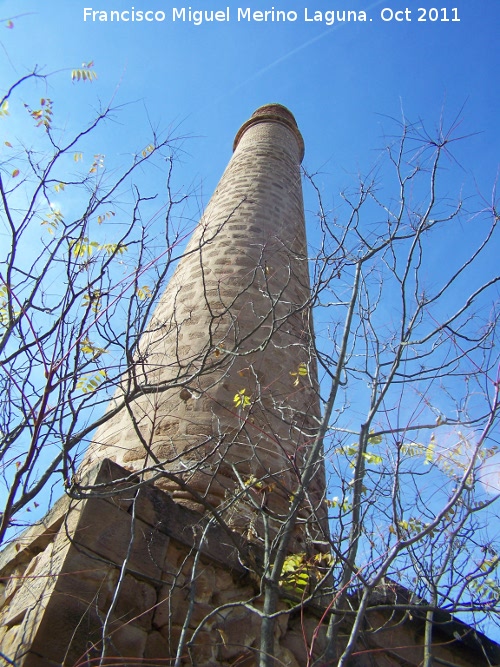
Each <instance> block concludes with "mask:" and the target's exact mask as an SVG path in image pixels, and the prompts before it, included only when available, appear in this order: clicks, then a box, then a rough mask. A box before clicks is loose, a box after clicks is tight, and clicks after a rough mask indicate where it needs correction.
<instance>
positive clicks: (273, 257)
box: [83, 104, 325, 530]
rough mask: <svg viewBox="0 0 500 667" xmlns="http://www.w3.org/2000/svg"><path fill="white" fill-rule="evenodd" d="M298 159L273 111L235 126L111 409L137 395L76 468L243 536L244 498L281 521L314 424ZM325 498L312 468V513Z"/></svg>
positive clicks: (291, 123) (293, 128)
mask: <svg viewBox="0 0 500 667" xmlns="http://www.w3.org/2000/svg"><path fill="white" fill-rule="evenodd" d="M303 154H304V142H303V139H302V136H301V134H300V132H299V130H298V127H297V124H296V122H295V119H294V117H293V115H292V114H291V113H290V111H288V109H286V108H285V107H283V106H281V105H279V104H270V105H266V106H263V107H260V108H259V109H257V111H255V113H254V114H253V115H252V117H251V118H250V119H249V120H248V121H247V122H246V123H244V124H243V125H242V127H241V128H240V130H239V131H238V133H237V135H236V138H235V141H234V154H233V156H232V158H231V160H230V162H229V164H228V166H227V168H226V171H225V172H224V174H223V176H222V178H221V180H220V182H219V184H218V186H217V188H216V190H215V192H214V194H213V196H212V198H211V200H210V202H209V204H208V206H207V208H206V211H205V213H204V214H203V216H202V218H201V220H200V222H199V224H198V226H197V228H196V230H195V232H194V234H193V236H192V238H191V240H190V242H189V245H188V246H187V248H186V251H185V253H184V256H183V258H182V260H181V261H180V262H179V264H178V266H177V268H176V271H175V273H174V274H173V276H172V278H171V281H170V283H169V285H168V287H167V289H166V291H165V293H164V294H163V296H162V298H161V301H160V303H159V304H158V307H157V308H156V311H155V313H154V315H153V317H152V320H151V322H150V324H149V327H148V331H147V332H146V333H145V335H144V336H143V337H142V339H141V342H140V348H139V350H138V353H137V355H136V363H135V367H134V377H131V376H130V375H129V376H127V377H126V378H124V379H123V382H122V390H121V391H120V392H119V393H118V394H117V395H116V396H115V399H114V400H113V401H112V405H111V407H114V406H116V405H117V402H120V401H122V400H123V396H125V397H127V396H128V395H129V394H130V390H131V388H132V387H133V385H134V384H135V383H136V384H138V385H139V386H140V389H141V393H140V395H139V396H138V397H136V398H134V400H133V401H131V402H129V404H128V407H127V408H124V409H122V410H121V411H120V412H119V413H118V415H117V416H115V417H114V418H112V419H110V420H109V421H108V422H107V423H106V424H104V425H103V426H102V427H101V428H100V429H99V430H98V432H97V433H96V435H95V437H94V439H93V443H92V445H91V447H90V448H89V451H88V454H87V456H86V459H85V462H84V466H83V468H84V469H85V468H86V467H88V466H89V465H92V464H93V463H94V462H95V461H96V460H100V459H102V458H109V459H112V460H114V461H115V462H117V463H118V464H120V465H122V466H124V467H125V468H128V469H133V470H140V469H143V468H150V469H151V473H150V474H151V475H154V474H156V473H159V472H161V471H162V470H165V471H166V472H167V476H162V475H161V474H160V475H159V479H158V480H157V484H158V486H160V487H161V488H163V489H166V490H168V491H170V492H171V493H172V495H173V497H174V499H175V500H177V501H179V502H182V503H185V504H188V505H189V506H191V507H193V508H195V509H203V506H204V503H210V505H213V506H217V507H219V508H220V510H221V511H222V510H223V509H227V514H226V519H227V520H228V522H229V524H230V525H231V526H232V527H235V528H238V529H240V530H248V529H249V526H250V530H253V527H254V526H255V525H256V524H257V523H258V519H257V517H256V512H255V509H252V507H251V503H250V505H248V503H247V504H246V505H245V503H243V502H241V501H240V500H238V502H236V498H238V497H239V496H241V494H243V495H244V494H245V493H247V492H248V489H251V490H252V491H251V493H253V496H252V497H253V502H254V503H255V497H256V496H257V494H261V496H262V498H261V499H259V501H258V502H259V503H263V504H264V505H265V506H266V507H267V508H268V509H269V511H270V513H271V514H273V515H274V516H275V517H276V518H277V520H278V522H279V520H280V517H283V518H284V517H285V516H286V513H287V510H288V508H289V503H290V494H291V493H293V490H294V489H295V488H296V485H297V482H298V477H299V475H300V467H301V464H302V462H303V459H304V455H305V454H306V452H307V448H308V445H309V444H310V443H311V442H312V440H313V439H314V436H315V433H316V429H317V425H318V419H319V415H320V407H319V398H318V393H317V388H318V381H317V371H316V362H315V357H314V348H313V344H312V343H313V341H312V339H313V333H312V323H311V304H310V286H309V272H308V260H307V245H306V237H305V223H304V211H303V197H302V188H301V175H300V163H301V160H302V158H303ZM125 400H127V398H125ZM176 479H177V480H180V481H181V484H180V485H179V484H178V483H176ZM324 490H325V480H324V472H323V470H322V469H318V472H317V474H316V476H315V478H314V481H313V485H312V487H311V488H310V489H309V504H310V506H312V507H313V508H317V507H318V506H320V504H321V499H322V498H323V495H324ZM245 508H246V509H245ZM306 523H307V521H304V525H306Z"/></svg>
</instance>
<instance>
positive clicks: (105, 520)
mask: <svg viewBox="0 0 500 667" xmlns="http://www.w3.org/2000/svg"><path fill="white" fill-rule="evenodd" d="M74 523H76V526H75V528H76V530H75V532H74V536H73V542H74V543H75V545H77V546H78V545H79V546H83V547H86V548H87V549H89V550H90V551H92V552H93V553H95V554H96V555H98V556H101V557H102V558H104V559H107V560H109V561H111V562H112V563H116V564H117V565H119V566H121V565H122V563H123V560H124V558H125V557H126V556H127V552H128V550H129V545H130V542H131V539H132V517H131V516H130V514H128V513H126V512H124V511H122V510H120V509H119V508H117V507H114V506H113V505H111V504H110V503H108V502H106V501H104V500H102V499H100V498H95V499H90V500H87V501H85V504H84V507H83V508H82V509H81V512H80V516H79V517H78V520H77V521H75V522H74ZM133 533H134V535H133V545H132V549H131V553H130V557H129V561H128V570H130V571H132V572H135V573H137V574H139V575H142V576H144V577H146V578H150V579H152V580H156V581H161V578H162V571H163V563H164V561H165V556H166V552H167V546H168V538H167V537H166V536H165V535H164V534H163V533H161V532H160V531H158V530H155V529H154V528H153V527H151V526H149V525H148V524H146V523H144V522H143V521H141V520H140V519H137V518H136V519H135V520H134V526H133Z"/></svg>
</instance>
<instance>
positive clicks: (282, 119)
mask: <svg viewBox="0 0 500 667" xmlns="http://www.w3.org/2000/svg"><path fill="white" fill-rule="evenodd" d="M270 121H271V122H275V123H281V124H282V125H286V127H288V129H289V130H291V131H292V132H293V133H294V135H295V138H296V140H297V143H298V145H299V151H300V162H302V159H303V157H304V140H303V138H302V135H301V134H300V131H299V128H298V126H297V121H296V120H295V118H294V116H293V114H292V112H291V111H289V110H288V109H287V108H286V107H285V106H283V105H282V104H276V103H274V104H265V105H264V106H262V107H259V108H258V109H257V110H256V111H254V112H253V114H252V116H251V117H250V118H249V119H248V120H247V121H246V122H245V123H243V125H242V126H241V127H240V129H239V130H238V132H237V134H236V137H235V138H234V143H233V151H235V150H236V147H237V146H238V143H239V141H240V139H241V137H242V136H243V134H244V133H245V132H246V131H247V130H248V128H249V127H251V126H252V125H255V124H256V123H262V122H270Z"/></svg>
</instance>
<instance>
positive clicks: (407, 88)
mask: <svg viewBox="0 0 500 667" xmlns="http://www.w3.org/2000/svg"><path fill="white" fill-rule="evenodd" d="M441 4H443V3H441ZM189 6H192V8H193V9H204V10H205V9H206V10H212V9H213V10H219V9H220V10H225V8H226V7H227V6H230V10H231V12H230V16H231V20H230V21H229V22H219V23H217V22H214V23H205V24H202V25H200V26H196V25H193V24H192V23H189V22H184V23H183V22H179V21H176V22H175V23H174V22H172V20H171V16H172V8H173V7H177V8H181V7H189ZM247 6H251V9H252V11H254V10H266V9H267V10H269V9H270V8H271V7H273V6H274V7H275V9H276V10H278V9H281V10H283V9H284V10H286V11H296V12H297V16H298V18H297V20H296V21H295V22H286V23H283V22H274V23H272V22H267V23H266V22H250V23H249V22H246V21H243V22H242V21H240V22H238V21H237V14H236V12H237V7H247ZM418 6H422V7H423V8H424V9H428V8H431V7H432V6H433V2H432V1H431V2H429V0H420V1H419V2H416V1H415V0H407V2H406V3H404V2H401V0H383V1H379V2H377V1H376V2H372V3H369V2H364V1H363V0H343V2H334V3H329V2H326V0H319V1H318V0H316V1H315V2H314V1H313V0H311V3H309V2H307V0H301V2H297V0H275V2H274V4H273V3H272V2H271V0H266V1H265V2H263V1H262V0H257V1H256V0H252V2H251V3H245V2H241V3H235V2H234V0H225V2H220V1H218V0H200V1H199V2H198V3H196V2H194V1H193V2H192V3H191V5H190V4H189V3H188V2H186V3H184V4H182V2H177V1H176V0H135V2H133V1H132V2H125V1H124V0H112V1H110V0H99V1H96V2H93V0H72V1H71V2H68V1H67V0H49V1H48V2H44V3H40V2H37V1H36V0H0V18H11V17H14V16H18V15H20V14H23V13H26V15H25V16H21V17H19V18H17V19H14V28H13V29H5V28H4V27H3V26H2V28H1V29H0V41H1V46H2V49H1V52H0V63H1V65H0V67H1V70H0V71H1V81H2V86H4V85H6V84H7V83H8V82H10V81H13V80H15V77H16V76H19V75H21V74H23V73H25V72H26V71H27V70H30V69H31V68H32V67H33V65H34V64H38V65H39V66H40V67H43V68H44V69H45V71H52V70H56V69H60V68H72V67H78V66H80V65H81V63H82V62H88V61H90V60H93V61H94V62H95V69H96V71H97V73H98V76H99V79H98V81H97V82H95V83H93V84H92V86H93V90H92V91H89V90H88V89H87V90H85V91H83V90H82V89H81V88H80V89H77V88H78V87H77V86H73V88H71V87H70V86H68V87H66V88H64V91H66V92H67V91H71V94H70V95H69V97H70V99H67V98H68V95H65V97H66V99H62V98H63V95H64V93H62V94H58V95H56V93H55V91H53V94H54V97H56V99H57V104H58V109H59V111H61V110H62V109H63V108H64V106H66V107H67V113H68V115H69V118H70V119H71V120H76V119H78V118H79V117H81V118H85V117H86V114H87V115H90V112H91V108H90V107H91V104H92V103H94V102H95V99H96V97H99V98H100V99H102V100H103V101H107V100H108V99H109V98H110V97H111V96H112V95H115V97H114V100H115V102H116V103H119V104H124V103H132V104H130V105H129V106H127V107H126V109H125V110H124V111H123V113H122V114H121V115H120V125H119V126H117V127H116V132H115V133H114V138H115V141H116V146H115V150H116V151H117V153H118V152H119V150H120V143H121V142H123V137H124V136H125V137H127V136H129V134H130V127H131V126H133V127H134V128H136V129H137V133H138V135H139V136H140V134H139V133H140V131H141V130H140V128H144V130H147V117H146V109H147V114H148V116H149V118H150V119H151V122H152V123H153V124H154V125H155V126H156V125H158V126H160V127H163V128H168V127H169V126H171V125H172V124H173V125H175V126H177V125H178V126H179V133H182V134H185V135H192V138H191V139H190V140H189V142H187V143H186V144H185V145H184V149H185V151H186V154H185V155H184V159H183V163H184V164H183V171H181V172H179V178H180V180H182V182H183V183H185V184H186V186H187V185H188V184H189V183H190V182H192V181H197V180H200V179H201V180H203V183H204V185H203V192H204V195H205V198H206V197H207V196H209V194H210V193H211V191H212V190H213V188H214V186H215V185H216V182H217V180H218V178H219V176H220V174H221V173H222V171H223V169H224V167H225V165H226V163H227V160H228V158H229V157H230V154H231V145H232V140H233V137H234V134H235V133H236V131H237V129H238V127H239V126H240V125H241V123H242V122H244V121H245V120H246V119H247V118H248V116H249V115H250V114H251V113H252V111H253V110H254V109H255V108H256V107H258V106H260V105H262V104H265V103H268V102H280V103H282V104H285V105H286V106H288V107H289V108H290V109H291V110H292V112H293V113H294V114H295V116H296V118H297V121H298V124H299V127H300V129H301V131H302V133H303V135H304V138H305V142H306V158H305V162H304V164H305V165H306V166H307V168H308V169H309V170H311V171H317V170H319V169H320V170H321V171H322V173H323V174H324V183H325V187H327V188H328V189H329V190H331V191H332V192H333V191H335V190H337V191H338V190H340V189H341V188H343V187H344V186H345V185H347V184H349V183H351V182H352V181H353V179H352V177H351V174H354V175H355V174H356V173H357V172H358V170H362V171H365V170H367V169H368V168H369V166H370V165H371V163H372V162H373V161H374V160H375V151H376V149H378V148H380V147H381V146H382V145H383V133H384V132H393V131H394V126H393V125H391V123H390V121H388V120H387V118H385V116H386V115H387V116H392V117H394V116H396V117H397V116H399V115H400V113H401V108H403V109H404V111H405V113H406V115H407V116H408V117H409V118H410V119H411V120H417V119H422V120H423V121H424V122H425V123H426V124H428V126H429V127H431V128H433V127H434V126H435V125H437V123H438V121H439V116H440V114H441V112H442V110H443V109H444V114H445V117H446V118H449V119H450V120H452V119H453V118H454V117H455V115H456V114H457V113H458V111H459V110H460V109H461V107H462V106H463V105H465V108H464V111H463V125H462V128H461V133H463V134H468V133H470V132H479V133H480V134H478V135H477V136H475V137H473V138H472V139H471V140H470V141H469V142H467V143H466V144H462V145H461V146H460V147H459V159H460V162H461V164H462V165H463V166H464V168H465V171H466V172H468V173H469V174H473V177H474V178H475V179H477V180H478V182H479V183H480V184H481V186H482V187H483V185H484V187H489V185H490V184H491V182H492V180H493V179H494V177H495V175H496V171H497V168H498V148H499V146H498V143H499V142H498V129H497V128H498V118H499V117H500V113H499V112H500V98H499V89H498V85H497V83H498V81H497V80H498V71H500V52H499V49H498V34H497V31H498V24H499V18H500V7H499V5H498V3H497V2H496V1H495V0H481V2H478V3H471V2H466V1H464V0H450V4H449V6H448V7H447V17H448V18H455V17H456V16H458V18H460V21H448V22H443V21H435V22H431V21H429V20H427V21H418V20H417V19H418V18H419V16H422V15H423V12H422V11H418ZM84 7H91V8H93V9H94V10H105V11H108V12H110V11H111V10H119V11H127V10H129V11H130V10H131V8H132V7H134V8H135V10H136V11H138V10H142V11H147V10H153V11H156V12H158V11H162V12H164V13H165V16H166V20H165V21H163V22H145V21H143V22H142V23H140V22H131V21H129V22H128V23H127V22H119V23H117V22H107V23H106V22H101V21H90V20H87V21H84V20H83V16H84V11H83V10H84ZM305 7H308V14H309V16H312V15H313V14H314V12H315V11H316V10H321V11H326V10H328V9H332V8H335V9H339V10H344V9H345V10H353V11H356V12H360V11H362V10H364V11H366V13H367V19H368V20H367V21H366V22H361V21H356V22H345V23H341V22H335V23H334V24H333V25H332V26H330V27H328V26H327V25H326V24H325V22H306V21H304V20H303V19H304V8H305ZM406 7H408V8H409V9H411V14H410V18H411V19H412V20H411V22H410V21H403V22H397V21H395V20H393V21H383V20H382V18H381V12H382V10H385V13H384V16H389V15H390V12H389V10H392V11H393V12H396V11H398V10H399V11H401V10H404V9H405V8H406ZM454 7H456V14H455V12H454V11H453V8H454ZM428 16H429V13H427V17H428ZM442 16H443V14H442V13H441V10H440V14H439V17H440V18H442ZM370 19H372V20H371V21H370ZM61 76H62V75H61ZM60 81H61V80H59V81H58V80H57V79H53V85H54V87H55V89H56V90H57V91H58V90H59V86H60V85H61V83H60ZM82 88H83V87H82ZM124 131H125V134H123V132H124ZM107 150H112V148H111V149H110V148H109V147H107ZM464 180H465V174H464Z"/></svg>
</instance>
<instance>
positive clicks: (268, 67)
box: [213, 0, 384, 104]
mask: <svg viewBox="0 0 500 667" xmlns="http://www.w3.org/2000/svg"><path fill="white" fill-rule="evenodd" d="M383 2H384V0H377V2H374V3H372V4H371V5H369V6H368V7H366V8H365V9H364V10H360V11H365V12H367V13H368V12H370V11H371V10H372V9H374V8H375V7H378V6H379V5H381V4H382V3H383ZM344 25H345V22H342V23H336V24H335V25H333V26H331V27H330V28H328V29H327V30H325V31H323V32H322V33H320V34H319V35H316V37H311V39H308V40H307V41H305V42H303V43H302V44H299V46H296V47H295V48H294V49H291V50H290V51H288V52H287V53H285V54H283V55H282V56H280V57H279V58H277V59H276V60H273V62H272V63H269V65H266V66H265V67H262V68H261V69H260V70H258V71H257V72H255V74H252V75H250V76H249V77H247V78H246V79H245V80H244V81H240V83H238V84H237V85H236V86H235V87H234V88H233V89H232V90H230V91H229V92H227V93H225V94H224V95H223V96H222V97H220V98H219V99H217V100H214V102H213V103H214V104H217V103H219V102H220V101H221V100H223V99H224V98H226V97H228V96H229V95H232V94H233V93H235V92H236V91H237V90H239V89H240V88H242V87H243V86H246V85H247V83H250V82H251V81H254V80H255V79H258V78H259V77H260V76H262V75H263V74H266V72H269V70H271V69H273V68H274V67H276V66H277V65H280V64H281V63H283V62H285V60H288V58H291V57H292V56H294V55H295V54H296V53H300V51H303V50H304V49H307V47H309V46H311V44H314V43H315V42H319V40H320V39H323V37H326V36H327V35H329V34H330V33H331V32H333V31H334V30H336V29H338V28H342V27H343V26H344Z"/></svg>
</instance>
